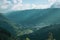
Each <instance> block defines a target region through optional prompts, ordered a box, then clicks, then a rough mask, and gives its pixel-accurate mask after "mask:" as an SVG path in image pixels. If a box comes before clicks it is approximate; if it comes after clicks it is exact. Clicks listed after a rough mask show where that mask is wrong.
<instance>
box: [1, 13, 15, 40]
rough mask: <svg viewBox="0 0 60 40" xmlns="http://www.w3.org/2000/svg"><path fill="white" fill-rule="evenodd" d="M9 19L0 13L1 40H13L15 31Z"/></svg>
mask: <svg viewBox="0 0 60 40" xmlns="http://www.w3.org/2000/svg"><path fill="white" fill-rule="evenodd" d="M13 27H14V26H12V25H11V24H10V23H9V21H8V19H6V18H5V17H4V16H3V15H2V14H1V13H0V40H13V39H14V35H15V31H14V29H13Z"/></svg>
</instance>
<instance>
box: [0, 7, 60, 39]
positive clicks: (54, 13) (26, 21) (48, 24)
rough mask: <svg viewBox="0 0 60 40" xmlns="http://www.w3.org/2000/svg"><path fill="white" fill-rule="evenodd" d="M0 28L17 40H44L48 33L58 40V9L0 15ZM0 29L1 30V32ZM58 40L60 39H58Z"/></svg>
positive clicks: (59, 10) (59, 14) (59, 27)
mask: <svg viewBox="0 0 60 40" xmlns="http://www.w3.org/2000/svg"><path fill="white" fill-rule="evenodd" d="M0 27H2V28H3V29H4V30H6V34H7V32H8V36H9V35H10V36H11V37H14V38H15V39H16V38H17V39H18V40H25V39H26V40H27V39H28V38H29V39H30V40H46V39H48V36H49V32H51V33H52V34H53V37H54V38H55V39H56V40H58V39H59V38H60V32H59V30H60V9H58V8H51V9H41V10H40V9H33V10H24V11H14V12H10V13H7V14H6V15H4V16H3V15H1V14H0ZM3 29H2V30H3ZM29 39H28V40H29ZM59 40H60V39H59Z"/></svg>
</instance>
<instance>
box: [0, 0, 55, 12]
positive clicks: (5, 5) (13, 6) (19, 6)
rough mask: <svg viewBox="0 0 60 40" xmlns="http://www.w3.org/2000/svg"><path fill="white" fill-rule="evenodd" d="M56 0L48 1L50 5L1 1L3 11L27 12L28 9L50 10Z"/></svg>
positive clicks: (16, 0)
mask: <svg viewBox="0 0 60 40" xmlns="http://www.w3.org/2000/svg"><path fill="white" fill-rule="evenodd" d="M55 1H56V0H48V2H49V3H48V4H34V3H33V4H31V3H26V4H23V1H22V0H10V1H9V0H2V1H1V7H0V8H1V9H2V10H12V11H13V10H26V9H46V8H50V6H51V5H52V4H53V3H54V2H55ZM1 9H0V10H1Z"/></svg>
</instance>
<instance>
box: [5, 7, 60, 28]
mask: <svg viewBox="0 0 60 40" xmlns="http://www.w3.org/2000/svg"><path fill="white" fill-rule="evenodd" d="M5 16H6V17H7V18H8V19H9V20H11V21H12V22H14V23H17V24H20V25H22V26H26V27H27V26H29V27H32V26H38V27H43V26H46V25H50V24H55V23H60V8H50V9H33V10H24V11H14V12H10V13H7V15H5Z"/></svg>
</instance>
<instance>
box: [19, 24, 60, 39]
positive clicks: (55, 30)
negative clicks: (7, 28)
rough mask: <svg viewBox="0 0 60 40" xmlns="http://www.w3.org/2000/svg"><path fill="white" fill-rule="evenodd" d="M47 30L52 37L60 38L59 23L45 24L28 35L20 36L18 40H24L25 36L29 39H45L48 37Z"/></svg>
mask: <svg viewBox="0 0 60 40" xmlns="http://www.w3.org/2000/svg"><path fill="white" fill-rule="evenodd" d="M49 32H50V33H52V36H53V38H54V39H56V40H60V24H54V25H49V26H45V27H44V28H41V29H39V30H37V31H36V32H34V33H31V34H28V35H27V34H26V35H23V36H20V37H19V38H20V40H25V39H26V38H27V37H28V38H29V39H30V40H47V39H48V37H49ZM52 36H51V37H52Z"/></svg>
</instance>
